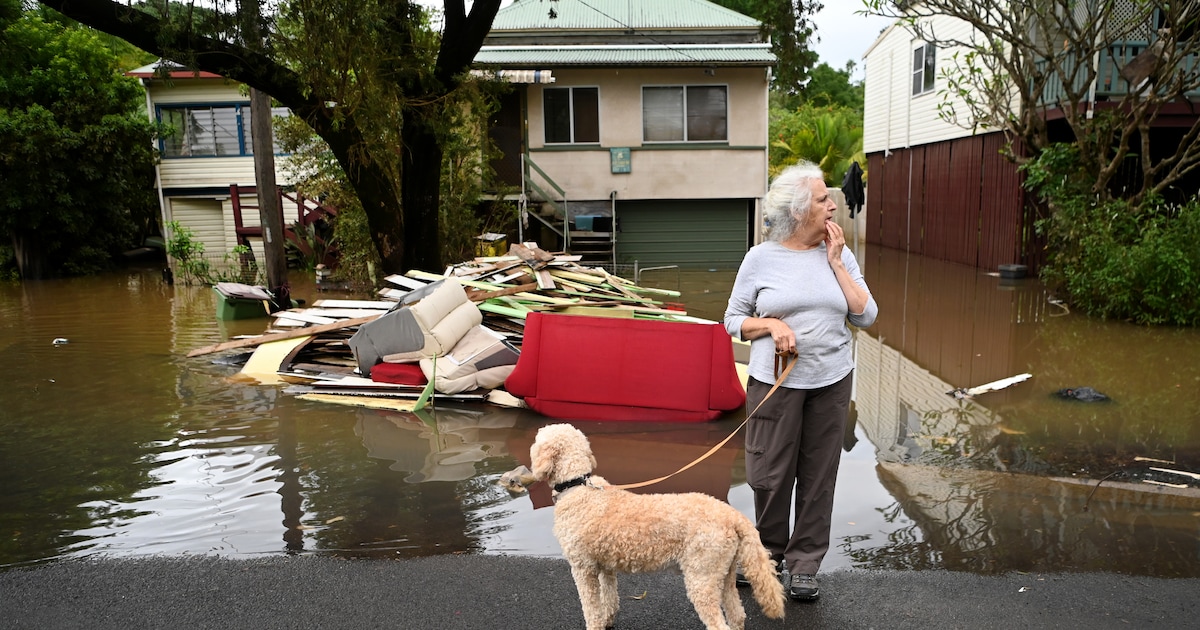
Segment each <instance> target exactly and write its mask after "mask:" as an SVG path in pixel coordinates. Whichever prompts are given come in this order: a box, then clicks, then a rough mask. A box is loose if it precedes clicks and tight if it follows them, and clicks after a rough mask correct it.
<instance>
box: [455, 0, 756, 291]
mask: <svg viewBox="0 0 1200 630" xmlns="http://www.w3.org/2000/svg"><path fill="white" fill-rule="evenodd" d="M759 26H760V25H759V23H758V22H757V21H755V20H753V19H751V18H748V17H746V16H744V15H741V14H739V13H736V12H733V11H730V10H728V9H725V8H723V7H720V6H718V5H715V4H712V3H709V2H705V1H704V0H656V1H654V2H629V1H627V0H589V1H588V2H537V1H535V0H518V1H517V2H514V3H513V4H511V5H509V6H508V7H505V8H503V9H501V10H500V11H499V12H498V13H497V15H496V19H495V21H494V22H493V24H492V30H491V32H490V34H489V35H488V37H487V39H486V40H485V41H484V45H483V47H482V48H481V50H480V51H479V53H478V54H477V55H476V57H475V66H476V68H478V69H481V70H483V71H495V72H498V73H503V74H504V75H505V76H508V77H518V78H517V79H516V80H517V81H521V80H524V81H527V82H526V83H515V84H514V85H515V89H514V90H513V91H512V92H511V93H510V94H509V95H508V96H507V97H506V98H505V100H504V102H503V105H502V108H501V110H500V111H499V113H498V114H496V116H495V117H494V119H493V121H492V132H491V133H492V136H493V138H494V139H495V140H496V141H497V143H498V144H499V146H500V148H501V150H502V151H503V152H504V158H503V159H502V160H501V161H500V162H499V163H497V164H496V167H497V170H498V172H499V173H500V175H501V176H502V177H503V178H504V179H505V181H506V182H507V183H508V184H510V185H512V186H514V187H515V188H516V189H518V190H521V191H522V192H523V193H524V194H523V198H524V199H526V200H528V201H529V211H528V217H527V220H528V227H526V226H525V225H524V224H523V226H522V232H523V233H524V235H523V237H524V238H527V239H528V238H530V237H531V234H532V237H533V238H535V239H542V240H543V245H549V244H548V243H545V242H544V241H546V240H553V241H555V242H556V244H557V245H564V244H565V245H566V247H567V248H568V249H570V250H572V251H575V252H576V253H582V254H584V255H585V257H587V258H585V260H588V259H590V261H591V262H595V263H605V262H611V263H617V264H630V263H633V262H634V261H637V263H638V264H640V265H641V266H642V267H645V266H649V265H679V266H681V267H706V268H734V267H736V266H737V265H738V264H739V263H740V262H741V259H742V257H743V256H744V254H745V253H746V250H747V249H748V248H749V246H750V245H753V244H754V242H755V241H756V238H755V236H754V234H755V232H757V230H756V229H754V228H755V227H756V226H758V225H759V223H760V220H759V217H760V214H761V211H760V208H759V205H760V202H761V199H762V197H763V194H764V193H765V191H766V187H767V107H768V102H767V91H768V86H769V84H770V79H771V70H770V68H771V65H772V64H773V63H774V61H775V58H774V55H773V54H772V53H771V51H770V45H769V43H767V42H765V41H764V40H763V39H762V37H761V36H760V34H759V33H760V31H759ZM520 77H524V78H523V79H522V78H520Z"/></svg>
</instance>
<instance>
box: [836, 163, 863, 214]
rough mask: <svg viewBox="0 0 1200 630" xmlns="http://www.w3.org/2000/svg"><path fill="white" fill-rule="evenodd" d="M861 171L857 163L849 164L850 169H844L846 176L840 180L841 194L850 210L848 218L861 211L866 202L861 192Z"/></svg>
mask: <svg viewBox="0 0 1200 630" xmlns="http://www.w3.org/2000/svg"><path fill="white" fill-rule="evenodd" d="M862 178H863V171H862V167H860V166H859V165H858V162H857V161H855V162H851V163H850V168H848V169H846V176H845V177H843V178H842V193H843V194H845V195H846V206H847V207H848V208H850V218H851V219H853V218H854V215H855V214H856V213H858V212H861V211H862V207H863V203H864V202H865V201H866V193H865V191H864V190H863V180H862Z"/></svg>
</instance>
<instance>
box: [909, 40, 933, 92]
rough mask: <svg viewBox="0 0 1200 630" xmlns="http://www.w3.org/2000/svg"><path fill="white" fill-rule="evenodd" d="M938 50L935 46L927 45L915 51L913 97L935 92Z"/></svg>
mask: <svg viewBox="0 0 1200 630" xmlns="http://www.w3.org/2000/svg"><path fill="white" fill-rule="evenodd" d="M935 57H936V49H935V48H934V46H933V44H929V43H925V44H921V45H920V46H918V47H917V49H916V50H914V51H913V75H912V76H913V83H912V88H913V89H912V93H913V96H917V95H918V94H925V93H926V92H932V91H933V80H934V77H935V74H936V70H937V67H936V64H935V62H934V60H935Z"/></svg>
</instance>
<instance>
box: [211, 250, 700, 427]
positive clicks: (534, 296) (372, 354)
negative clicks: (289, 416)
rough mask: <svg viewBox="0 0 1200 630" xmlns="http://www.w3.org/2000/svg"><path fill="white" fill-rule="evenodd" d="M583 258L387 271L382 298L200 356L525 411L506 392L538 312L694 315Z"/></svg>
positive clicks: (530, 257)
mask: <svg viewBox="0 0 1200 630" xmlns="http://www.w3.org/2000/svg"><path fill="white" fill-rule="evenodd" d="M579 259H580V257H579V256H573V255H565V254H553V253H550V252H546V251H544V250H542V249H539V248H538V247H537V246H536V244H533V243H526V244H514V245H513V246H512V247H511V248H510V249H509V252H508V254H507V255H505V256H491V257H478V258H475V259H473V260H470V261H466V262H462V263H459V264H455V265H451V266H449V267H447V268H446V270H445V272H444V273H443V274H441V275H438V274H433V273H428V272H423V271H417V270H413V271H409V272H407V273H405V274H404V275H395V276H390V277H388V278H386V280H387V281H388V283H389V284H390V285H393V286H392V287H390V288H386V289H383V290H381V291H380V296H379V297H380V298H382V299H380V300H333V299H321V300H317V301H315V302H314V303H313V307H312V308H293V309H290V310H285V311H279V312H276V313H273V314H272V317H274V321H273V323H272V325H271V327H270V329H268V330H267V331H266V333H265V334H263V335H259V336H254V337H247V338H239V339H235V340H232V341H228V342H225V343H220V344H216V345H213V346H208V347H205V348H199V349H196V350H193V351H192V352H189V353H188V356H189V357H194V356H200V355H203V354H208V353H212V352H218V351H222V350H229V349H233V348H245V347H251V346H256V349H255V351H254V353H253V354H252V355H251V356H250V357H249V359H248V360H247V362H246V364H245V366H244V367H243V369H242V372H241V373H242V374H244V375H246V376H248V377H251V378H254V379H255V380H257V381H259V382H261V383H288V384H290V387H288V388H287V389H285V390H284V391H285V392H286V393H291V394H295V395H298V396H301V397H303V398H306V399H310V400H319V401H325V402H333V403H341V404H352V405H358V406H368V407H379V408H391V409H400V410H409V409H413V408H420V407H421V406H423V405H424V404H425V401H426V400H428V399H429V397H431V396H434V395H436V396H437V397H438V399H449V400H461V401H478V402H483V401H489V402H493V403H495V404H501V405H508V406H520V404H521V403H520V401H519V400H517V399H515V398H514V397H512V396H510V395H508V394H507V393H506V392H504V391H503V390H502V389H501V387H502V385H503V383H504V379H505V377H506V376H507V375H508V373H510V372H511V371H512V369H513V367H514V366H515V364H516V360H517V357H518V356H519V355H520V350H521V344H522V339H523V335H524V324H525V318H526V316H527V315H528V314H529V313H534V312H547V311H549V312H559V313H571V314H584V315H593V316H604V317H627V318H639V319H646V318H649V319H669V320H677V321H690V320H693V318H689V317H687V313H686V312H685V311H684V310H683V308H682V306H681V305H679V304H678V303H675V302H669V301H666V300H668V299H670V298H677V297H678V296H679V292H677V291H670V290H664V289H657V288H650V287H642V286H638V285H637V284H635V283H634V282H632V281H630V280H627V279H625V278H621V277H619V276H616V275H613V274H610V273H608V272H607V271H605V270H604V269H602V268H589V267H585V266H582V265H580V264H579Z"/></svg>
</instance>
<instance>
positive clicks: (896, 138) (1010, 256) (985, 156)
mask: <svg viewBox="0 0 1200 630" xmlns="http://www.w3.org/2000/svg"><path fill="white" fill-rule="evenodd" d="M928 24H929V27H930V28H932V29H933V32H934V33H935V35H936V37H937V39H939V40H951V39H960V40H968V39H969V38H970V35H971V33H970V27H969V26H968V25H967V24H966V23H964V22H961V21H958V20H955V19H952V18H947V17H944V16H934V17H933V18H931V19H930V20H929V22H928ZM955 52H956V51H954V50H939V49H938V48H937V46H935V45H934V44H933V43H930V42H927V41H923V40H921V39H919V38H918V37H916V36H915V35H914V34H913V32H911V31H910V30H909V29H907V28H906V27H904V26H903V25H901V24H900V23H898V22H897V23H893V24H892V25H891V26H889V27H888V28H887V29H885V30H884V32H883V33H881V34H880V36H879V38H878V39H877V40H876V41H875V43H874V44H872V46H871V47H870V48H869V49H868V50H867V52H866V54H865V63H864V72H865V77H866V79H865V95H864V115H863V118H864V120H863V130H864V131H863V152H864V153H865V154H866V155H867V164H868V171H869V172H870V174H871V176H870V183H869V188H870V193H869V194H868V195H867V207H866V213H865V215H866V223H867V228H866V233H867V242H868V243H873V244H880V245H884V246H887V247H894V248H898V249H904V250H907V251H911V252H914V253H919V254H923V255H927V256H931V257H933V258H938V259H941V260H948V261H951V262H958V263H962V264H966V265H971V266H977V267H983V268H991V269H995V268H996V267H997V266H999V265H1001V264H1010V263H1020V262H1024V259H1023V256H1026V255H1028V254H1029V252H1028V251H1026V249H1025V248H1024V247H1023V241H1022V238H1023V236H1024V235H1027V233H1026V232H1024V231H1023V230H1024V228H1025V227H1027V218H1026V217H1025V215H1024V197H1023V192H1022V190H1021V185H1020V178H1019V176H1018V173H1017V171H1016V168H1015V167H1014V166H1013V165H1012V164H1011V163H1009V162H1008V161H1007V160H1005V159H1004V158H1003V157H1002V156H1001V154H1000V149H1001V148H1003V147H1004V146H1005V144H1006V139H1005V137H1004V135H1003V134H1001V133H999V132H996V131H992V132H988V131H980V130H976V129H975V128H974V124H973V123H974V122H975V121H972V120H969V119H967V118H965V115H966V111H967V110H966V108H965V107H963V106H962V103H961V101H956V100H955V99H953V98H951V99H949V100H947V99H945V98H944V95H943V94H942V93H941V92H942V91H944V90H945V89H946V79H945V77H944V76H943V70H944V69H945V68H946V67H948V66H949V65H951V64H954V63H958V62H957V61H955V60H954V53H955ZM948 106H949V107H952V108H953V111H955V112H956V113H957V115H958V116H959V117H958V118H955V119H953V120H947V119H946V117H944V116H942V112H943V111H946V110H945V108H946V107H948Z"/></svg>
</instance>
